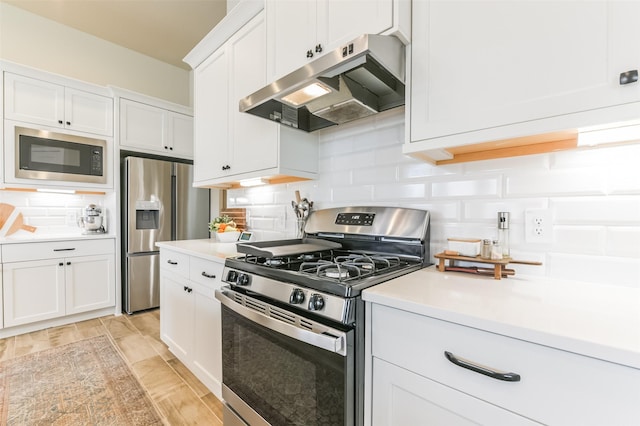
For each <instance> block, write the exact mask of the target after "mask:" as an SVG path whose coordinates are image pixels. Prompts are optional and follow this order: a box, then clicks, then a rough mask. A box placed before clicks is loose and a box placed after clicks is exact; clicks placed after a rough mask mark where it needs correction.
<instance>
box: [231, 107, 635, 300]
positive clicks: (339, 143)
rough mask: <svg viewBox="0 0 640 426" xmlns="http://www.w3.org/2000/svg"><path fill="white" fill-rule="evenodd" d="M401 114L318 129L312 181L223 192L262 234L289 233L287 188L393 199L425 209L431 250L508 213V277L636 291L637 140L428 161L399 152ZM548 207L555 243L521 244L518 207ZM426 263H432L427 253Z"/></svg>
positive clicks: (491, 226)
mask: <svg viewBox="0 0 640 426" xmlns="http://www.w3.org/2000/svg"><path fill="white" fill-rule="evenodd" d="M403 114H404V111H403V109H402V108H400V109H396V110H393V111H388V112H386V113H383V114H379V115H377V116H375V118H371V119H366V120H360V121H358V122H355V123H351V124H348V125H343V126H341V127H339V128H334V129H331V130H324V131H322V133H321V136H320V171H321V172H320V179H318V180H317V181H310V182H302V183H292V184H283V185H271V186H267V187H255V188H247V189H238V190H231V191H229V192H228V204H229V207H247V209H248V214H249V225H250V227H251V229H253V230H254V231H256V234H257V236H258V237H259V238H261V239H275V238H285V237H286V238H289V237H294V235H295V230H294V223H295V217H294V215H293V211H292V208H291V200H293V199H294V191H295V190H296V189H297V190H300V192H301V195H302V196H303V197H307V198H308V199H309V200H311V201H314V207H317V208H326V207H333V206H344V205H395V206H405V207H415V208H423V209H427V210H430V211H431V214H432V216H431V253H432V255H433V254H435V253H439V252H441V251H442V250H443V249H444V248H445V245H446V239H447V238H449V237H476V238H495V237H496V236H497V230H496V215H497V212H498V211H509V212H511V218H512V219H511V247H512V250H511V252H512V257H514V258H517V259H522V260H539V261H542V262H543V266H525V265H512V266H513V268H514V269H516V274H533V275H546V276H549V277H555V278H567V279H577V280H581V281H588V282H600V283H605V284H612V285H621V286H632V287H640V167H638V164H639V159H640V144H636V145H627V146H619V147H609V148H597V149H586V150H572V151H564V152H558V153H552V154H540V155H533V156H525V157H516V158H509V159H499V160H487V161H479V162H472V163H464V164H456V165H448V166H433V165H430V164H426V163H422V162H419V161H416V160H413V159H411V158H410V157H407V156H404V155H403V154H402V152H401V146H402V143H403V141H404V115H403ZM529 209H549V210H550V212H551V216H552V221H553V224H552V228H553V243H550V244H539V243H538V244H529V243H526V242H525V237H524V217H525V211H526V210H529ZM432 261H433V259H432Z"/></svg>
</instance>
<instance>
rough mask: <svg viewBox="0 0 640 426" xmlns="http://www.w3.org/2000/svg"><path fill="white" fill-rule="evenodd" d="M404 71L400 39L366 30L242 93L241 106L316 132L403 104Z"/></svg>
mask: <svg viewBox="0 0 640 426" xmlns="http://www.w3.org/2000/svg"><path fill="white" fill-rule="evenodd" d="M404 74H405V53H404V45H403V44H402V42H401V41H400V40H398V39H397V38H395V37H393V36H381V35H371V34H365V35H362V36H360V37H358V38H357V39H355V40H353V41H351V42H349V43H347V44H345V45H344V46H342V47H340V48H338V49H336V50H334V51H332V52H329V53H327V54H325V55H324V56H321V57H320V58H318V59H316V60H314V61H312V62H310V63H308V64H307V65H305V66H303V67H302V68H299V69H297V70H296V71H294V72H292V73H290V74H287V75H286V76H284V77H282V78H281V79H279V80H277V81H275V82H273V83H271V84H270V85H268V86H266V87H264V88H262V89H260V90H258V91H257V92H255V93H252V94H251V95H249V96H247V97H246V98H244V99H241V100H240V111H241V112H248V113H250V114H254V115H257V116H259V117H263V118H266V119H269V120H273V121H277V122H279V123H281V124H284V125H287V126H291V127H294V128H297V129H300V130H304V131H307V132H313V131H315V130H319V129H322V128H325V127H329V126H334V125H336V124H342V123H346V122H349V121H352V120H357V119H359V118H363V117H367V116H369V115H372V114H375V113H377V112H380V111H384V110H387V109H391V108H395V107H397V106H401V105H404ZM314 91H315V92H314ZM314 96H315V97H314Z"/></svg>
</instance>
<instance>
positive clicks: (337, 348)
mask: <svg viewBox="0 0 640 426" xmlns="http://www.w3.org/2000/svg"><path fill="white" fill-rule="evenodd" d="M215 294H216V299H218V300H219V301H220V303H222V304H223V305H224V306H226V307H227V308H229V309H231V310H232V311H234V312H235V313H237V314H238V315H240V316H242V317H244V318H246V319H248V320H249V321H253V322H254V323H256V324H259V325H261V326H263V327H266V328H268V329H269V330H272V331H275V332H278V333H280V334H284V335H285V336H288V337H291V338H292V339H296V340H299V341H302V342H305V343H308V344H310V345H313V346H315V347H317V348H321V349H324V350H326V351H330V352H334V353H337V354H340V355H342V356H346V355H347V334H346V333H345V332H343V331H340V330H336V329H334V328H329V327H326V330H325V331H324V332H323V333H322V334H319V333H314V332H312V331H308V330H305V329H303V328H299V327H296V326H295V325H291V324H287V323H286V322H283V321H281V320H277V319H274V318H271V317H269V316H267V315H265V314H262V313H260V312H258V311H254V310H253V309H249V308H247V307H245V306H242V305H241V304H239V303H238V302H236V301H234V300H233V299H231V298H230V297H229V296H227V295H226V294H224V292H223V291H221V290H216V291H215Z"/></svg>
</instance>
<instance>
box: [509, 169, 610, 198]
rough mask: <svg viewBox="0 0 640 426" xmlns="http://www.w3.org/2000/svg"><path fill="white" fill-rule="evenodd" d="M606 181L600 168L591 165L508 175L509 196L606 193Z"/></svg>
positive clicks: (518, 172)
mask: <svg viewBox="0 0 640 426" xmlns="http://www.w3.org/2000/svg"><path fill="white" fill-rule="evenodd" d="M605 189H606V181H605V179H603V177H602V176H601V174H600V173H599V170H597V169H596V170H594V169H593V168H590V167H588V168H587V167H585V168H579V169H568V170H549V171H544V172H539V171H535V172H533V173H524V172H522V171H516V173H514V174H511V175H507V176H506V192H505V195H506V196H509V197H529V196H533V195H538V196H555V195H585V194H595V195H598V194H601V195H603V194H605V193H606V191H605Z"/></svg>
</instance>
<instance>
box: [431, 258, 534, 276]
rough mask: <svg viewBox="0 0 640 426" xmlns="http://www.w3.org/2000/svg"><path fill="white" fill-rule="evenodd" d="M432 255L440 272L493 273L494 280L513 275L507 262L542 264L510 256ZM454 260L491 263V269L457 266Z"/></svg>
mask: <svg viewBox="0 0 640 426" xmlns="http://www.w3.org/2000/svg"><path fill="white" fill-rule="evenodd" d="M434 257H435V258H437V259H439V262H438V270H439V271H440V272H446V271H447V270H449V271H451V270H453V271H454V272H467V273H474V274H485V275H486V274H491V273H493V278H494V279H496V280H499V279H502V277H507V276H509V275H515V273H516V272H515V271H514V270H513V269H507V268H506V266H507V265H508V264H509V263H519V264H522V265H542V262H532V261H528V260H514V259H511V258H506V259H483V258H481V257H480V256H476V257H468V256H454V255H450V254H444V253H438V254H436V255H435V256H434ZM446 260H448V261H449V266H448V267H447V266H446V265H445V261H446ZM456 261H464V262H476V263H485V264H489V265H493V270H492V269H491V268H478V267H458V266H456V265H455V262H456Z"/></svg>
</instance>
